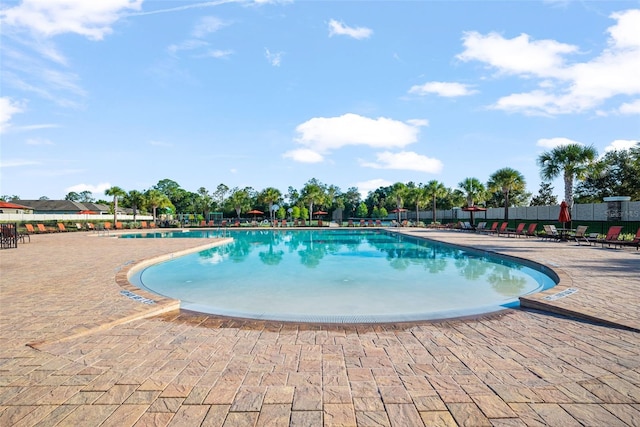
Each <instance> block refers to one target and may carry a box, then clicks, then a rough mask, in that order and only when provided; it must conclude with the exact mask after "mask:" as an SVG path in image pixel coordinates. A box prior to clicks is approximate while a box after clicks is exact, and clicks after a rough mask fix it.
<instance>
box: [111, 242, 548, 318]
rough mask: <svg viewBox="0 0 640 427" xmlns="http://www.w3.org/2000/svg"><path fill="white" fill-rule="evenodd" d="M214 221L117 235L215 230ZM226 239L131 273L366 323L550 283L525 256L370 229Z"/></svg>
mask: <svg viewBox="0 0 640 427" xmlns="http://www.w3.org/2000/svg"><path fill="white" fill-rule="evenodd" d="M218 233H219V232H217V231H215V230H198V231H188V232H182V231H177V232H153V233H146V234H130V235H124V236H122V237H124V238H143V237H146V238H176V237H182V238H187V237H217V236H219V234H218ZM227 235H230V236H231V237H232V238H233V242H232V243H229V244H226V245H222V246H218V247H214V248H210V249H207V250H203V251H200V252H198V253H192V254H189V255H185V256H183V257H179V258H176V259H172V260H169V261H165V262H163V263H160V264H156V265H152V266H149V267H147V268H145V269H143V270H140V271H138V272H136V273H135V274H134V275H132V276H131V277H130V281H131V283H133V284H134V285H136V286H138V287H140V288H143V289H147V290H149V291H151V292H154V293H156V294H159V295H163V296H167V297H171V298H175V299H179V300H180V301H181V307H182V308H184V309H187V310H193V311H198V312H203V313H211V314H220V315H226V316H234V317H245V318H253V319H269V320H284V321H307V322H331V323H360V322H363V323H370V322H391V321H394V322H396V321H411V320H431V319H443V318H452V317H460V316H469V315H476V314H481V313H489V312H494V311H497V310H501V309H504V308H506V307H516V306H518V305H519V300H518V297H519V296H521V295H525V294H529V293H534V292H539V291H541V290H544V289H548V288H550V287H553V286H555V284H556V280H554V278H553V277H555V274H554V273H553V272H552V271H549V270H548V269H546V268H545V267H543V266H538V265H536V264H534V263H518V262H515V261H514V260H513V259H509V258H507V257H504V256H499V255H496V254H491V253H486V252H482V251H475V250H467V249H463V248H460V247H456V246H452V245H447V244H442V243H438V242H433V241H429V240H423V239H418V238H413V237H409V236H406V235H402V234H399V233H393V232H388V231H385V230H382V229H376V230H353V229H338V230H286V229H282V230H281V229H277V230H275V229H269V230H237V231H233V232H231V233H227Z"/></svg>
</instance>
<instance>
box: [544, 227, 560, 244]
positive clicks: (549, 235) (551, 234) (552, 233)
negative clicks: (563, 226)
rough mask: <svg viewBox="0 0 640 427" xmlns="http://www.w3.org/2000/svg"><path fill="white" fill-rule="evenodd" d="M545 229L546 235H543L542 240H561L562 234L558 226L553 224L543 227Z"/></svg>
mask: <svg viewBox="0 0 640 427" xmlns="http://www.w3.org/2000/svg"><path fill="white" fill-rule="evenodd" d="M542 227H543V228H544V234H541V235H540V237H541V238H542V240H547V239H553V240H556V241H559V240H560V237H561V236H560V233H559V232H558V229H556V226H555V225H553V224H544V225H543V226H542Z"/></svg>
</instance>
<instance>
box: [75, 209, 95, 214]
mask: <svg viewBox="0 0 640 427" xmlns="http://www.w3.org/2000/svg"><path fill="white" fill-rule="evenodd" d="M95 213H97V212H95V211H90V210H84V211H80V212H78V214H79V215H92V214H95Z"/></svg>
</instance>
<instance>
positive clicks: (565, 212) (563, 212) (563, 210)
mask: <svg viewBox="0 0 640 427" xmlns="http://www.w3.org/2000/svg"><path fill="white" fill-rule="evenodd" d="M569 221H571V214H570V213H569V205H568V204H567V202H565V201H564V200H563V201H562V203H560V214H559V215H558V222H561V223H562V228H566V227H565V224H566V223H567V222H569Z"/></svg>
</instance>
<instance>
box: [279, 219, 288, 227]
mask: <svg viewBox="0 0 640 427" xmlns="http://www.w3.org/2000/svg"><path fill="white" fill-rule="evenodd" d="M280 226H282V227H287V226H288V224H287V220H286V219H283V220H282V221H280Z"/></svg>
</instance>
